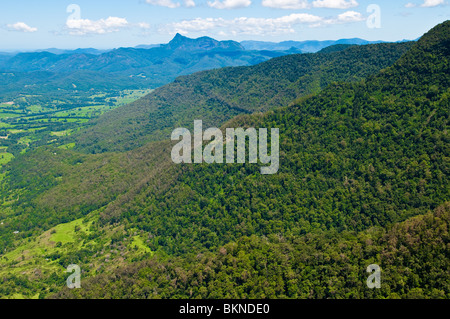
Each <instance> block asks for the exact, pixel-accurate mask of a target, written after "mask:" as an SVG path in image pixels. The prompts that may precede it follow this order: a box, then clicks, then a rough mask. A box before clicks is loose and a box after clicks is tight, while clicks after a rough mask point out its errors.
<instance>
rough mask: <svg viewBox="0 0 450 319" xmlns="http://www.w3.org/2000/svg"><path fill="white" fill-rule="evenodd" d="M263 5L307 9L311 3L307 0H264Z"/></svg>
mask: <svg viewBox="0 0 450 319" xmlns="http://www.w3.org/2000/svg"><path fill="white" fill-rule="evenodd" d="M262 5H263V7H268V8H277V9H289V10H298V9H307V8H309V7H310V6H309V3H308V1H307V0H263V1H262Z"/></svg>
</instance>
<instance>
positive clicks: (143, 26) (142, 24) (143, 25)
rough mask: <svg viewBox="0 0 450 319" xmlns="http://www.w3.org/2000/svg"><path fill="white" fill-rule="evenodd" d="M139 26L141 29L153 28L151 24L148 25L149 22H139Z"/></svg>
mask: <svg viewBox="0 0 450 319" xmlns="http://www.w3.org/2000/svg"><path fill="white" fill-rule="evenodd" d="M137 25H138V27H139V28H141V29H150V28H151V26H150V24H148V23H147V22H139V23H138V24H137Z"/></svg>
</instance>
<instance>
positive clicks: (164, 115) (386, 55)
mask: <svg viewBox="0 0 450 319" xmlns="http://www.w3.org/2000/svg"><path fill="white" fill-rule="evenodd" d="M411 45H412V43H401V44H375V45H367V46H356V47H351V48H348V49H347V50H344V51H340V52H332V53H328V54H327V53H315V54H298V55H289V56H284V57H280V58H274V59H272V60H270V61H267V62H264V63H261V64H258V65H256V66H251V67H236V68H222V69H217V70H210V71H205V72H200V73H195V74H192V75H189V76H185V77H179V78H177V79H176V80H175V81H174V82H173V83H171V84H168V85H166V86H163V87H161V88H159V89H157V90H155V91H154V93H152V94H149V95H148V96H146V97H145V98H142V99H140V100H139V101H137V102H135V103H133V104H131V105H128V106H127V107H126V108H119V109H117V110H114V111H112V112H109V113H108V114H106V115H105V116H103V117H101V118H100V119H98V120H97V121H93V123H92V127H90V128H88V129H86V130H84V131H83V132H80V134H78V135H77V136H75V137H74V140H73V141H75V142H76V144H77V146H76V148H77V149H79V150H82V151H84V152H88V153H99V152H104V151H123V150H129V149H133V148H136V147H139V146H142V145H143V144H145V143H146V142H149V141H153V140H155V139H157V140H161V139H166V138H168V137H169V136H170V133H171V131H172V130H173V129H174V128H176V127H181V126H183V127H191V126H192V125H193V120H194V119H197V118H200V117H201V118H202V119H203V122H204V123H205V125H208V126H217V125H221V123H223V122H225V121H226V120H229V119H231V118H232V117H234V116H236V115H239V114H246V113H253V112H261V111H267V110H269V109H273V108H276V107H280V106H284V105H287V104H289V103H290V102H292V101H293V100H294V99H296V98H298V97H300V96H305V95H308V94H311V93H315V92H318V91H319V90H320V89H322V88H324V87H326V86H327V85H328V84H330V83H331V82H333V81H359V80H362V79H363V78H365V77H366V76H368V75H371V74H375V73H377V72H378V71H379V70H381V69H383V68H385V67H388V66H390V65H392V64H393V63H394V62H395V61H396V60H398V59H399V58H400V56H401V55H402V54H404V53H405V52H406V51H407V50H408V49H409V48H410V47H411Z"/></svg>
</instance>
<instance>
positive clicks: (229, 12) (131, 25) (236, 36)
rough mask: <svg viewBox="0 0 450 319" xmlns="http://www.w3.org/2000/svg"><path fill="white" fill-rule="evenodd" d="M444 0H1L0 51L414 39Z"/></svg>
mask: <svg viewBox="0 0 450 319" xmlns="http://www.w3.org/2000/svg"><path fill="white" fill-rule="evenodd" d="M448 19H450V4H449V0H396V1H387V0H380V1H376V0H367V1H366V0H96V1H92V0H90V1H88V0H69V1H61V0H58V1H53V0H52V1H50V0H2V1H1V3H0V51H13V50H35V49H45V48H62V49H75V48H87V47H94V48H100V49H106V48H117V47H128V46H136V45H139V44H153V43H167V42H168V41H170V39H171V38H172V37H173V36H174V35H175V33H176V32H179V33H181V34H183V35H186V36H188V37H199V36H205V35H206V36H210V37H213V38H216V39H219V40H236V41H242V40H263V41H274V42H280V41H284V40H297V41H303V40H335V39H341V38H354V37H358V38H363V39H367V40H385V41H397V40H402V39H416V38H418V37H419V36H421V35H422V34H423V33H425V32H426V31H428V30H429V29H431V28H432V27H433V26H435V25H436V24H438V23H441V22H443V21H445V20H448Z"/></svg>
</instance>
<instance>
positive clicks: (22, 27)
mask: <svg viewBox="0 0 450 319" xmlns="http://www.w3.org/2000/svg"><path fill="white" fill-rule="evenodd" d="M7 27H8V30H10V31H19V32H36V31H37V28H32V27H30V26H29V25H27V24H26V23H24V22H16V23H14V24H8V25H7Z"/></svg>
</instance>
